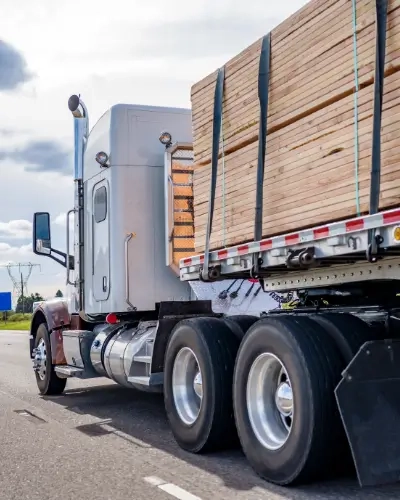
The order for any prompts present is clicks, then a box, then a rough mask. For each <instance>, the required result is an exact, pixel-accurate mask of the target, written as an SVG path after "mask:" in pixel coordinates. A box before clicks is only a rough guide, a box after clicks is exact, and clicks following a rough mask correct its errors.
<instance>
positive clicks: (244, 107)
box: [192, 0, 400, 163]
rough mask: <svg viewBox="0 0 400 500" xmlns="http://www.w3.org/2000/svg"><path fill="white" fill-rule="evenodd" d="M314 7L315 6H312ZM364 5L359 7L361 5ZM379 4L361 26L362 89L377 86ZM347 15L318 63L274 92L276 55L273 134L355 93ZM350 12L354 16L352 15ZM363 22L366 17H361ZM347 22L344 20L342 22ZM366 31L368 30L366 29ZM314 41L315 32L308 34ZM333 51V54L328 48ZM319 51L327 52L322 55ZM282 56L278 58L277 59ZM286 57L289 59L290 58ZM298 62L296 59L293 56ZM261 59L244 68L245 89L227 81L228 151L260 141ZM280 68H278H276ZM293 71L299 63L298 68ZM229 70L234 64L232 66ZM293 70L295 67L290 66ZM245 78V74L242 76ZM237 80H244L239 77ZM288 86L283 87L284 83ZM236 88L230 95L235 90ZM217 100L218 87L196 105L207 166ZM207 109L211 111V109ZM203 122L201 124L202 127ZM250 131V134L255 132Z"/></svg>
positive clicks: (395, 27) (395, 4)
mask: <svg viewBox="0 0 400 500" xmlns="http://www.w3.org/2000/svg"><path fill="white" fill-rule="evenodd" d="M311 3H313V2H311ZM358 4H359V2H358ZM373 5H374V2H373V0H369V2H365V3H363V8H364V9H366V10H365V11H364V12H365V14H364V18H362V20H361V21H360V23H359V34H358V52H359V54H358V55H359V72H360V79H361V82H362V84H367V83H368V82H369V83H371V82H372V77H373V71H374V57H375V56H374V54H375V34H374V33H375V26H374V22H375V21H374V19H375V18H374V9H373ZM399 6H400V2H399V0H391V2H390V9H391V12H390V14H389V22H388V43H387V61H388V62H387V70H388V72H391V71H393V70H394V69H395V68H394V67H393V66H395V65H396V64H397V65H398V64H400V60H399V57H400V52H399V49H398V48H399V46H400V22H399V21H400V11H399ZM345 8H346V9H347V10H343V16H344V15H345V14H346V24H345V27H344V28H342V29H341V30H339V33H336V34H335V35H334V36H333V37H330V38H329V40H328V41H326V40H325V41H321V45H320V47H318V44H317V47H313V48H311V49H310V50H311V51H314V52H313V53H314V55H315V57H316V58H314V59H313V58H312V53H310V56H309V57H310V59H309V62H308V65H307V64H303V62H304V57H303V56H302V57H301V59H300V61H301V62H302V66H301V67H302V68H303V72H301V73H299V72H298V71H297V72H296V70H294V71H292V72H290V71H289V73H288V74H286V76H285V74H283V76H282V75H280V76H279V78H278V80H276V81H278V82H280V86H278V87H277V88H275V87H274V85H275V84H274V83H273V82H274V81H275V80H274V78H275V77H274V75H275V73H276V72H278V71H279V70H278V69H276V70H275V69H274V68H280V64H279V60H278V59H279V58H278V59H277V60H276V62H275V63H274V53H273V54H272V60H273V65H272V70H271V101H270V106H271V107H270V119H269V124H270V129H271V130H274V128H275V129H276V128H277V127H283V126H285V125H286V123H287V122H288V121H289V122H290V121H296V120H297V118H298V117H301V116H302V115H304V113H306V114H307V113H312V112H314V111H315V108H316V107H317V108H318V107H323V106H325V105H326V104H327V103H329V102H335V100H338V99H339V100H340V98H341V97H343V96H345V95H348V94H351V93H352V92H353V88H354V73H353V46H352V28H351V5H350V2H345V3H343V9H345ZM349 9H350V12H349ZM361 17H362V16H361ZM343 20H344V17H343V18H342V22H343ZM360 26H362V28H361V27H360ZM308 37H309V39H310V40H313V35H312V33H311V34H309V35H308ZM328 46H330V47H331V48H330V49H327V47H328ZM318 48H319V50H320V52H322V54H321V53H318ZM276 57H278V56H276ZM286 57H288V55H287V54H286ZM291 57H292V61H293V60H294V61H296V58H295V57H294V56H292V55H291ZM257 64H258V62H257V57H254V56H253V73H251V71H250V73H249V72H247V73H246V69H247V70H248V68H246V67H243V68H242V69H241V72H242V75H241V77H240V80H238V81H240V82H241V83H240V84H239V85H241V86H242V87H239V88H237V87H235V86H234V85H233V86H232V87H229V85H230V83H229V77H228V76H227V80H226V89H227V92H226V100H225V101H226V102H225V104H226V106H227V107H226V108H224V136H225V149H226V150H227V151H229V148H236V147H239V146H240V144H241V142H243V141H249V140H256V138H257V137H256V135H257V133H258V103H257V77H256V75H257ZM274 64H275V66H274ZM292 66H293V63H292ZM227 67H228V65H227ZM289 69H290V67H289ZM238 74H239V73H238ZM236 78H239V76H238V75H236ZM282 82H283V83H282ZM229 89H230V90H229ZM212 99H213V86H211V85H210V89H209V98H208V101H209V102H208V103H207V102H206V103H205V99H204V97H203V98H202V100H201V101H199V103H200V102H201V106H200V105H199V104H198V103H196V101H195V100H193V102H192V105H193V124H194V139H195V140H194V149H195V159H196V162H199V161H200V162H202V163H203V162H205V161H208V160H209V158H210V144H211V131H212ZM205 106H206V107H205ZM198 120H201V122H198ZM249 130H250V132H251V133H250V132H249Z"/></svg>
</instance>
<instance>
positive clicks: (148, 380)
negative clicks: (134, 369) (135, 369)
mask: <svg viewBox="0 0 400 500" xmlns="http://www.w3.org/2000/svg"><path fill="white" fill-rule="evenodd" d="M163 381H164V374H163V373H152V374H151V375H150V377H140V376H133V377H128V382H130V383H131V384H137V385H143V386H146V387H161V386H162V385H163Z"/></svg>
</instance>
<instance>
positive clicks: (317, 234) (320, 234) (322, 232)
mask: <svg viewBox="0 0 400 500" xmlns="http://www.w3.org/2000/svg"><path fill="white" fill-rule="evenodd" d="M313 233H314V238H315V239H316V240H317V239H319V238H327V237H328V236H329V227H319V228H318V229H314V231H313Z"/></svg>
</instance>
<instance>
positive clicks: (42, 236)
mask: <svg viewBox="0 0 400 500" xmlns="http://www.w3.org/2000/svg"><path fill="white" fill-rule="evenodd" d="M33 217H34V218H33V251H34V253H36V254H38V255H50V254H51V234H50V214H49V213H48V212H36V213H35V214H34V216H33Z"/></svg>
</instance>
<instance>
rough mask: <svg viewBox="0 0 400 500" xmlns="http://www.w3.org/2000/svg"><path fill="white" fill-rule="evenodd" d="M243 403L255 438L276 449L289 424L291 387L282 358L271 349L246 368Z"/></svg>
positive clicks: (290, 418) (286, 434)
mask: <svg viewBox="0 0 400 500" xmlns="http://www.w3.org/2000/svg"><path fill="white" fill-rule="evenodd" d="M246 404H247V412H248V415H249V419H250V424H251V427H252V429H253V432H254V434H255V435H256V437H257V439H258V441H259V442H260V443H261V444H262V446H264V447H265V448H267V449H268V450H279V449H280V448H282V446H283V445H284V444H285V443H286V441H287V440H288V438H289V435H290V433H291V430H292V427H293V414H294V401H293V390H292V384H291V382H290V379H289V376H288V373H287V371H286V368H285V366H284V364H283V363H282V361H281V360H280V359H279V358H278V357H277V356H275V355H274V354H271V353H263V354H261V355H260V356H258V357H257V358H256V359H255V360H254V362H253V364H252V366H251V368H250V372H249V376H248V379H247V388H246Z"/></svg>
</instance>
